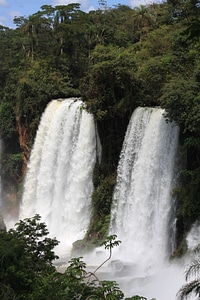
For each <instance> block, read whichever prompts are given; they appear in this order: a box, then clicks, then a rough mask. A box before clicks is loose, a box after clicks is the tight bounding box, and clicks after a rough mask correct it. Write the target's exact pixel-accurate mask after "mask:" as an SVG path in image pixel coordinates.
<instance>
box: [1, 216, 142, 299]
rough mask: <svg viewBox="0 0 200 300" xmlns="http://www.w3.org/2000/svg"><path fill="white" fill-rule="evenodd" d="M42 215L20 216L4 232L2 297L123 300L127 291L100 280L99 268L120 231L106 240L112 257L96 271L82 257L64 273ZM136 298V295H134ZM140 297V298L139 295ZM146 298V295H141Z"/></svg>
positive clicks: (53, 241)
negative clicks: (98, 275) (20, 217)
mask: <svg viewBox="0 0 200 300" xmlns="http://www.w3.org/2000/svg"><path fill="white" fill-rule="evenodd" d="M40 220H41V217H40V216H39V215H35V216H34V217H33V218H29V219H25V220H23V221H22V220H20V221H19V222H18V223H17V224H16V229H10V230H9V231H8V232H5V231H2V232H0V238H1V244H0V267H1V268H0V295H1V299H2V300H18V299H19V300H26V299H29V300H38V299H44V300H47V299H48V300H57V299H59V300H65V299H83V300H87V299H107V300H120V299H123V297H124V295H123V293H122V291H121V290H120V288H119V285H118V284H117V283H116V282H115V281H108V280H102V281H100V280H99V279H98V277H97V275H96V272H97V271H98V270H99V269H100V268H101V267H102V266H103V264H105V263H106V262H107V261H108V260H109V259H110V258H111V254H112V249H113V248H114V247H115V246H118V245H119V243H120V241H118V240H116V235H112V236H109V237H107V239H106V240H105V242H104V243H103V244H104V246H105V249H108V250H109V257H108V259H106V260H105V261H104V262H103V263H102V264H101V265H100V266H99V267H98V268H96V270H94V271H93V272H87V271H86V264H85V263H84V262H83V261H82V257H77V258H72V259H71V260H70V261H69V262H68V263H69V265H68V267H67V268H66V270H65V271H64V273H59V272H57V271H56V268H55V266H54V265H53V261H54V260H55V259H57V258H58V257H57V256H56V255H55V254H54V252H53V248H54V247H55V246H56V245H57V244H58V241H57V240H56V239H50V238H47V237H46V236H47V235H48V230H47V227H46V225H45V224H44V223H42V222H40ZM133 299H135V298H133ZM137 299H138V298H137ZM141 299H144V298H141Z"/></svg>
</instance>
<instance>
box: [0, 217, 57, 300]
mask: <svg viewBox="0 0 200 300" xmlns="http://www.w3.org/2000/svg"><path fill="white" fill-rule="evenodd" d="M40 219H41V218H40V216H39V215H35V216H34V217H33V218H31V219H25V220H24V221H19V223H17V224H16V229H10V230H9V231H8V232H0V238H1V244H0V264H1V272H0V281H1V283H2V284H3V285H4V290H5V292H6V293H7V291H10V292H11V293H12V291H14V292H15V296H16V299H27V298H28V299H34V298H31V295H32V294H34V292H35V290H37V288H38V284H39V283H40V281H41V282H42V279H43V277H44V276H46V275H47V274H51V273H52V272H55V267H54V266H53V261H54V260H55V259H57V258H58V257H57V256H56V255H55V254H54V252H53V251H52V250H53V248H54V247H55V246H56V245H58V241H57V240H56V239H50V238H47V237H45V236H46V235H47V234H48V230H47V228H46V225H45V224H44V223H41V222H40ZM44 237H45V238H44ZM35 299H36V298H35Z"/></svg>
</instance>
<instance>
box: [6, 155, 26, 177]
mask: <svg viewBox="0 0 200 300" xmlns="http://www.w3.org/2000/svg"><path fill="white" fill-rule="evenodd" d="M22 165H23V158H22V154H21V153H13V154H12V153H6V154H5V155H3V159H2V170H1V175H2V176H3V177H4V178H7V179H8V178H9V179H12V180H14V182H19V181H20V180H21V170H22Z"/></svg>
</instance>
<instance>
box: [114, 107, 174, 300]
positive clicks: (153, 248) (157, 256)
mask: <svg viewBox="0 0 200 300" xmlns="http://www.w3.org/2000/svg"><path fill="white" fill-rule="evenodd" d="M163 113H164V110H162V109H160V108H138V109H136V110H135V112H134V113H133V115H132V118H131V120H130V123H129V126H128V128H127V133H126V136H125V140H124V144H123V148H122V152H121V156H120V161H119V166H118V173H117V183H116V187H115V191H114V196H113V205H112V210H111V224H110V233H111V234H116V235H117V237H118V239H119V240H121V241H122V243H121V245H120V247H119V248H118V249H116V250H115V252H114V256H113V261H112V262H111V264H110V265H111V267H112V271H113V272H114V273H115V274H116V276H117V275H118V276H126V277H125V278H126V279H125V281H126V283H127V287H125V289H128V294H129V296H131V295H134V294H141V295H143V296H147V297H150V296H151V297H155V298H156V299H157V300H163V299H168V300H174V299H175V296H174V297H173V298H170V296H169V295H170V294H169V291H168V294H166V295H167V296H166V295H163V294H164V293H166V291H161V294H160V295H159V294H158V290H159V285H160V286H161V284H160V279H161V278H159V277H160V276H161V274H162V272H163V270H164V269H163V268H166V262H167V261H168V258H169V255H170V253H171V252H172V250H173V241H174V227H175V203H174V198H173V196H172V191H173V188H174V187H175V179H176V177H177V174H176V170H175V161H176V155H177V150H178V135H179V129H178V127H177V126H176V125H175V124H174V123H166V120H165V118H164V117H163ZM168 271H169V274H171V273H170V272H171V269H170V270H168ZM159 272H160V273H159ZM164 272H165V273H167V271H166V269H165V271H164ZM178 272H179V271H178ZM172 273H173V274H175V273H176V272H175V271H172ZM156 274H159V275H156ZM129 275H130V277H129ZM156 276H158V278H157V279H158V281H154V284H155V285H156V284H157V287H156V286H154V288H153V285H151V284H150V282H149V279H150V278H153V277H156ZM170 276H171V275H169V277H170ZM139 279H140V280H139ZM138 280H139V281H138ZM177 280H178V279H177ZM156 282H157V283H156ZM172 285H173V282H171V288H172ZM122 286H123V285H122ZM177 286H178V285H177ZM156 288H157V290H156ZM154 289H155V290H154ZM150 290H151V292H150ZM176 292H177V290H176ZM157 296H158V298H157ZM159 297H161V298H159Z"/></svg>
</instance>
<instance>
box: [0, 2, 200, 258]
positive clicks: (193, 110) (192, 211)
mask: <svg viewBox="0 0 200 300" xmlns="http://www.w3.org/2000/svg"><path fill="white" fill-rule="evenodd" d="M99 4H100V6H99V9H97V10H94V11H90V12H87V13H86V12H84V11H81V10H80V5H79V4H78V3H74V4H69V5H60V6H55V7H53V6H50V5H43V6H42V7H41V9H40V10H39V11H38V12H36V13H34V14H33V15H30V16H27V17H24V16H22V17H17V18H15V19H14V23H15V25H16V28H15V29H10V28H7V27H4V26H0V40H1V51H0V69H1V72H0V136H1V139H2V141H3V150H2V159H1V178H2V184H3V190H2V195H3V203H4V210H5V213H9V214H11V215H17V209H18V206H19V201H20V197H21V193H22V187H23V180H24V176H25V174H26V168H27V162H28V160H29V156H30V151H31V147H32V145H33V142H34V138H35V135H36V131H37V128H38V124H39V121H40V118H41V115H42V113H43V111H44V109H45V107H46V105H47V104H48V103H49V102H50V101H51V100H52V99H58V98H68V97H81V98H82V100H83V101H84V102H85V104H86V109H87V110H88V111H89V112H91V113H92V114H93V115H94V118H95V121H96V124H97V127H98V132H99V135H100V140H101V144H102V161H101V163H100V164H98V165H96V167H95V170H94V175H93V181H94V186H95V191H94V193H93V217H92V221H91V224H90V228H89V230H88V236H86V238H85V239H86V241H88V242H89V240H90V239H91V237H92V241H90V242H91V243H92V244H96V243H97V241H99V238H100V239H101V240H104V239H105V236H106V234H107V228H108V224H109V217H110V206H111V201H112V192H113V188H114V185H115V180H116V170H117V163H118V159H119V154H120V150H121V147H122V142H123V138H124V135H125V132H126V128H127V124H128V122H129V119H130V117H131V114H132V112H133V110H134V109H135V108H136V107H138V106H143V107H145V106H148V107H149V106H150V107H155V106H159V107H162V108H164V109H165V110H166V121H167V122H171V121H172V120H173V121H175V122H176V123H177V124H178V125H179V127H180V144H181V160H182V165H183V167H182V170H181V182H180V184H179V186H177V188H176V190H175V191H174V193H176V194H177V199H178V204H177V224H176V226H177V237H176V239H177V251H176V253H174V255H181V254H182V253H183V252H184V251H185V250H186V249H185V243H184V237H185V234H186V233H187V232H188V230H189V229H190V228H191V225H192V224H193V223H194V222H195V221H196V220H197V219H198V218H199V216H200V6H199V1H198V0H168V1H163V2H160V3H157V2H156V3H152V4H149V5H141V6H139V7H135V8H130V7H129V6H125V5H120V4H118V5H116V6H114V7H112V8H109V7H107V5H106V2H104V1H100V2H99ZM97 237H98V238H97ZM77 247H78V245H77Z"/></svg>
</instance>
